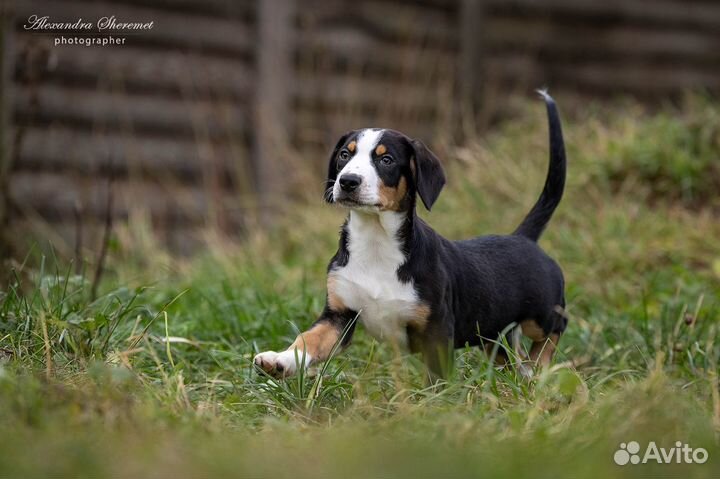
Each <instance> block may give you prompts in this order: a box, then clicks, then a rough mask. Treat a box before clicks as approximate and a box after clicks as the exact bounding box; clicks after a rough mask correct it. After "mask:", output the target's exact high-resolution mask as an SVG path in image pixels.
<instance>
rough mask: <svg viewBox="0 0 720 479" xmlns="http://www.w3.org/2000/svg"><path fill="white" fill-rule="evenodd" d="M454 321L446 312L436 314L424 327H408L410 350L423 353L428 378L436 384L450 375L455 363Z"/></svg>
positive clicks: (431, 382)
mask: <svg viewBox="0 0 720 479" xmlns="http://www.w3.org/2000/svg"><path fill="white" fill-rule="evenodd" d="M453 332H454V328H453V326H452V323H451V322H450V321H449V319H448V318H446V317H445V315H444V314H437V313H436V314H434V315H432V316H431V317H430V318H429V321H428V323H427V324H426V325H425V327H424V328H423V329H421V330H420V329H417V328H408V343H409V346H410V351H412V352H413V353H421V354H422V357H423V361H424V362H425V366H426V367H427V373H428V377H427V380H428V382H429V383H430V384H434V383H435V382H437V381H438V380H440V379H445V378H447V377H448V376H449V375H450V372H451V371H452V368H453V365H454V364H453V363H454V348H453Z"/></svg>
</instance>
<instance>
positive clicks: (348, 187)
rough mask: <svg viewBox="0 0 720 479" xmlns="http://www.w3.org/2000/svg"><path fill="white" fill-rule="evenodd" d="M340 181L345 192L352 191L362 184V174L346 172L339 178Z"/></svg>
mask: <svg viewBox="0 0 720 479" xmlns="http://www.w3.org/2000/svg"><path fill="white" fill-rule="evenodd" d="M338 181H339V182H340V190H341V191H342V192H344V193H352V192H353V191H355V190H357V189H358V187H359V186H360V185H361V184H362V176H360V175H355V174H353V173H346V174H344V175H342V176H341V177H340V179H339V180H338Z"/></svg>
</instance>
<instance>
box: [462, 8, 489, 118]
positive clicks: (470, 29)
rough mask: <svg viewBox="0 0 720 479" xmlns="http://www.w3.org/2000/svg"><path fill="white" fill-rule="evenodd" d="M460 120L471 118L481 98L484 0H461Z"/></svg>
mask: <svg viewBox="0 0 720 479" xmlns="http://www.w3.org/2000/svg"><path fill="white" fill-rule="evenodd" d="M460 3H461V5H460V18H459V22H460V95H461V98H460V100H461V105H463V107H462V108H463V110H462V111H460V115H461V121H467V120H470V121H474V120H475V119H476V118H477V113H478V111H479V109H480V107H481V105H480V102H481V99H482V75H483V71H482V67H483V61H482V60H483V51H482V31H483V13H484V12H483V10H484V9H483V0H460Z"/></svg>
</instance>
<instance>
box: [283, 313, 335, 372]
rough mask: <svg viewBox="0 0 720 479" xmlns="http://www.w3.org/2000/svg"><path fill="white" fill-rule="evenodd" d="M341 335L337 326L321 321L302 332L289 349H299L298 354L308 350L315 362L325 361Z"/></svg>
mask: <svg viewBox="0 0 720 479" xmlns="http://www.w3.org/2000/svg"><path fill="white" fill-rule="evenodd" d="M339 337H340V332H339V331H338V330H337V329H336V328H334V327H332V326H331V325H329V324H326V323H319V324H316V325H315V326H313V327H312V328H310V329H309V330H307V331H305V332H304V333H302V334H300V335H299V336H298V337H297V338H296V339H295V341H294V342H293V343H292V344H291V345H290V347H289V348H288V351H292V350H294V349H297V350H298V355H301V353H302V351H307V353H308V354H309V355H310V356H311V357H312V361H313V363H315V362H320V361H325V360H326V359H327V358H328V356H330V352H331V351H332V348H333V346H335V343H336V342H337V340H338V338H339Z"/></svg>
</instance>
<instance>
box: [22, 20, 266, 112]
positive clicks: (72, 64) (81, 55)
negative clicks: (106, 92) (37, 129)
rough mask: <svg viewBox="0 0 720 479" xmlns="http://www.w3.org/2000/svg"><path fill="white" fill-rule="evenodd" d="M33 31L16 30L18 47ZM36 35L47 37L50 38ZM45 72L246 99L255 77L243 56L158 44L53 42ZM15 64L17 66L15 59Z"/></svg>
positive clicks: (143, 89) (63, 78)
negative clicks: (236, 57) (158, 46)
mask: <svg viewBox="0 0 720 479" xmlns="http://www.w3.org/2000/svg"><path fill="white" fill-rule="evenodd" d="M31 40H33V41H37V40H38V37H37V36H31V35H28V34H20V35H18V39H17V42H18V48H17V49H16V51H20V50H21V49H22V48H23V47H24V45H26V44H27V43H28V42H29V41H31ZM41 40H43V41H45V42H50V40H51V39H50V38H46V37H42V38H41ZM48 50H49V51H50V52H51V57H50V62H49V64H48V65H47V71H46V72H45V75H44V77H45V81H46V82H48V83H67V84H73V85H77V86H86V87H90V88H97V86H98V84H99V83H100V84H102V82H105V83H107V84H112V85H113V87H116V88H125V89H127V90H128V91H131V92H138V93H164V94H173V95H182V96H183V97H186V98H204V97H207V96H210V95H212V96H213V97H216V98H217V97H219V98H223V99H228V100H230V99H235V100H245V99H246V98H247V96H248V95H249V93H250V91H251V89H252V87H253V82H254V74H253V72H252V70H251V68H250V65H249V64H247V63H246V62H244V61H243V60H241V59H240V60H231V59H226V58H213V57H208V56H201V55H193V54H188V53H183V52H172V51H166V50H162V49H141V48H132V47H127V46H123V47H116V48H88V47H82V46H66V47H63V48H52V47H51V46H50V45H48ZM17 68H21V66H20V65H18V66H17Z"/></svg>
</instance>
